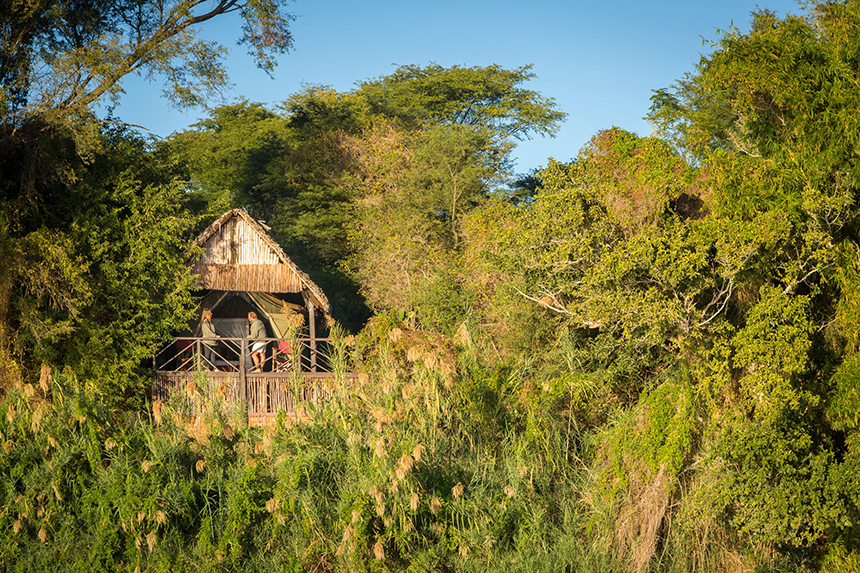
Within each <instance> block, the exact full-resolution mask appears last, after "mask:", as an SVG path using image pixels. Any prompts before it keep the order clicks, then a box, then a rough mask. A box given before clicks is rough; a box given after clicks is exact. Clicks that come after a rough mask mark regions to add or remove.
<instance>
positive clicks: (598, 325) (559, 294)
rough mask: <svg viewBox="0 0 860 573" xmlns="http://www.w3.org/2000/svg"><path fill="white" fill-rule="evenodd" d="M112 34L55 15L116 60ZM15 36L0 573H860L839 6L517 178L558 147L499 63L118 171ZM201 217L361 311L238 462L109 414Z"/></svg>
mask: <svg viewBox="0 0 860 573" xmlns="http://www.w3.org/2000/svg"><path fill="white" fill-rule="evenodd" d="M227 4H229V3H227ZM263 4H264V3H253V2H248V3H247V4H244V7H245V10H246V13H247V14H248V15H249V17H253V13H252V12H249V11H248V10H250V8H252V7H255V6H256V7H260V6H262V5H263ZM25 5H26V6H29V4H27V3H23V4H21V6H25ZM113 5H114V4H110V3H109V4H106V5H105V6H103V7H101V9H102V10H103V11H104V12H103V14H104V17H103V18H98V17H96V16H97V15H98V14H100V12H99V11H98V9H95V10H94V11H93V12H91V13H89V12H88V13H87V14H88V16H87V17H88V18H92V20H86V18H84V19H80V18H79V19H75V18H72V17H71V16H72V15H74V14H75V13H74V12H73V11H72V12H68V13H64V12H63V10H64V9H68V6H67V5H66V4H59V3H58V4H57V6H58V8H57V10H55V11H53V12H50V14H52V18H58V19H59V20H57V21H56V22H60V23H61V24H64V25H67V27H68V28H69V30H79V28H80V26H81V25H82V24H81V22H84V23H87V22H88V23H87V26H90V27H92V29H93V30H95V29H99V26H103V27H104V28H103V31H113V32H115V33H119V32H117V30H120V31H121V30H122V26H121V25H120V24H119V23H120V22H128V21H129V19H128V18H122V17H120V16H119V15H117V14H115V13H113V12H111V11H110V10H112V9H113V8H110V6H113ZM120 5H121V6H124V4H117V6H120ZM14 6H15V7H17V6H19V4H14ZM94 6H96V5H95V4H94ZM15 7H13V8H3V9H2V10H5V12H2V14H3V17H4V18H6V19H8V20H9V21H11V22H16V23H19V24H20V25H21V29H22V30H25V31H26V30H29V32H28V34H29V35H27V34H21V35H20V37H22V38H29V39H28V40H27V41H26V42H24V43H22V44H20V46H21V47H20V50H19V51H18V52H15V51H14V50H10V49H6V52H4V56H3V58H4V59H3V61H2V62H0V77H3V78H4V91H3V92H2V94H0V109H3V110H4V114H5V115H4V124H3V130H4V131H3V139H2V145H3V153H2V154H0V162H2V169H3V173H4V178H3V180H2V182H0V190H2V191H0V192H2V195H0V207H2V210H0V238H2V240H0V249H2V251H3V259H4V262H5V263H6V264H5V265H4V266H3V267H2V269H0V375H2V379H3V390H4V392H5V398H4V400H3V402H2V404H0V413H2V414H4V415H3V416H2V417H0V443H2V444H3V453H2V454H0V483H2V486H0V568H3V569H5V570H21V571H27V570H33V569H36V568H46V569H51V570H55V569H62V568H66V569H68V570H81V569H90V570H115V569H124V570H129V571H133V570H138V569H139V570H141V571H142V570H183V569H189V570H190V569H194V570H198V569H202V570H213V571H214V570H249V571H258V570H269V569H272V570H283V569H287V570H297V571H298V570H309V571H319V570H323V571H325V570H373V571H383V570H416V571H424V570H441V571H450V570H458V571H459V570H464V571H467V570H481V571H483V570H514V571H517V570H519V571H542V570H546V571H600V570H604V571H619V570H630V571H750V570H758V571H846V572H848V571H857V570H858V569H860V530H858V527H860V485H858V484H860V481H858V479H857V476H858V475H860V417H858V411H860V394H858V389H860V294H858V292H860V235H859V234H858V231H860V226H858V225H860V220H858V214H860V203H858V199H860V197H858V189H860V161H858V153H860V152H858V150H860V144H858V142H860V119H858V116H857V113H856V110H857V109H860V91H858V90H857V89H856V87H857V77H858V75H857V74H858V71H857V70H858V69H860V32H858V31H860V3H858V2H856V1H842V2H827V3H814V4H811V5H810V6H809V7H808V10H807V12H806V13H805V15H803V16H787V17H785V18H778V17H777V16H776V15H774V14H772V13H770V12H768V11H766V10H765V11H759V12H756V13H755V14H754V17H753V22H752V26H751V30H750V31H749V32H748V33H741V32H739V31H737V30H728V31H726V32H725V33H723V35H722V37H721V39H720V40H719V41H718V42H717V43H716V44H715V45H714V46H713V48H714V49H713V52H712V54H710V55H709V56H707V57H705V58H703V59H702V61H701V62H700V63H699V66H698V67H697V69H696V71H695V73H693V74H690V75H688V76H687V77H685V78H684V79H682V80H680V81H679V82H678V83H677V84H676V85H675V86H672V87H671V88H666V89H661V90H658V91H656V92H655V95H654V97H653V98H652V100H653V106H652V108H651V110H650V111H649V118H650V119H651V121H652V122H653V123H654V125H655V127H656V128H657V130H658V134H659V137H649V138H642V137H638V136H636V135H635V134H631V133H628V132H625V131H623V130H620V129H617V128H613V129H608V130H606V131H602V132H600V133H598V134H596V135H595V136H594V138H593V139H592V140H591V142H590V143H589V144H588V145H587V146H586V147H585V148H584V149H583V150H582V151H581V152H580V153H579V155H578V156H577V158H576V159H575V160H574V161H572V162H570V163H568V164H561V163H557V162H552V161H551V162H550V164H549V165H548V166H547V167H546V168H545V169H543V170H541V171H539V172H537V173H533V174H531V175H530V176H528V177H523V178H521V180H520V181H513V176H512V173H511V172H510V160H509V158H510V151H511V149H512V147H513V145H514V144H515V141H516V139H517V138H523V137H529V136H532V135H552V134H553V133H554V132H555V130H556V129H557V125H558V122H559V121H561V119H562V118H563V114H561V113H560V112H559V111H558V110H556V109H555V105H554V102H553V101H552V100H551V99H547V98H545V97H543V96H541V95H540V94H537V93H536V92H534V91H532V90H528V89H527V88H525V87H524V84H525V83H526V82H527V81H528V80H529V79H530V78H531V72H530V70H529V68H528V67H524V68H518V69H514V70H506V69H503V68H501V67H498V66H490V67H484V68H481V67H472V68H466V67H452V68H442V67H440V66H436V65H430V66H426V67H420V66H404V67H401V68H399V69H398V70H397V71H396V72H395V73H394V74H392V75H390V76H386V77H381V78H376V79H372V80H368V81H366V82H363V83H361V84H359V86H358V87H357V88H356V89H355V90H353V91H351V92H348V93H338V92H336V91H334V90H331V89H328V88H325V87H312V88H309V89H308V90H306V91H305V92H302V93H300V94H296V95H294V96H292V97H291V98H290V99H289V100H287V101H286V102H284V104H283V105H282V106H281V107H279V108H276V109H269V108H267V107H266V106H263V105H260V104H255V103H250V102H239V103H236V104H233V105H228V106H222V107H219V108H215V109H213V110H211V112H210V114H209V117H208V118H207V119H205V120H203V121H201V122H200V123H199V124H197V125H195V126H192V129H190V130H188V131H186V132H182V133H177V134H174V135H173V136H172V137H171V138H169V139H168V140H166V141H162V142H149V141H145V140H141V139H140V138H139V137H137V136H135V135H134V134H133V133H132V132H130V131H128V130H126V129H123V128H119V127H109V126H105V125H98V123H97V122H96V120H95V118H94V117H93V116H92V114H91V113H90V112H89V111H88V110H89V109H90V107H88V106H90V104H91V103H92V100H87V99H86V98H83V99H79V100H67V101H77V102H78V103H77V104H76V106H77V107H74V108H64V107H63V105H62V104H61V102H60V100H50V102H49V103H40V104H39V105H30V103H29V102H30V101H31V99H32V101H37V99H38V98H36V96H37V95H39V97H42V99H41V100H38V101H42V102H44V101H48V100H44V97H43V96H42V95H40V93H37V92H38V90H35V88H34V87H33V86H34V85H36V84H35V82H36V80H35V79H34V78H31V76H30V74H31V73H32V70H31V64H30V62H29V60H28V57H27V54H31V53H33V52H30V51H28V49H29V48H30V47H33V46H39V47H40V49H42V50H43V52H44V50H46V49H52V50H55V53H57V54H60V55H62V54H66V52H64V51H63V50H66V49H68V46H67V44H65V43H63V42H57V41H56V38H55V37H54V36H52V35H51V34H50V33H48V32H47V30H48V29H49V27H48V24H47V23H45V22H43V21H41V20H39V19H38V18H35V17H34V18H31V20H29V21H28V20H26V18H24V16H25V15H26V14H25V11H23V10H24V8H21V9H20V10H22V11H21V12H20V13H16V12H15V10H17V9H18V8H15ZM270 8H271V9H272V10H276V8H277V3H272V5H271V6H270ZM28 13H29V12H28ZM274 13H275V12H272V11H266V10H263V9H262V8H260V12H259V14H258V16H260V17H263V16H267V15H268V16H267V17H268V18H269V20H268V22H266V21H263V22H262V23H261V24H260V25H263V26H266V25H270V26H275V28H276V29H277V30H280V33H281V35H280V36H277V38H279V39H280V43H279V44H277V45H278V46H280V47H286V46H287V45H288V43H289V36H288V33H287V30H286V25H285V22H286V21H287V20H288V17H286V16H279V17H277V18H274V20H272V19H271V18H272V14H274ZM34 14H35V12H34ZM177 14H185V12H182V11H181V10H180V12H177ZM63 18H65V20H63ZM263 20H266V18H263ZM56 22H54V24H52V25H56ZM151 25H154V21H153V22H150V26H151ZM63 29H64V28H62V27H60V30H63ZM86 29H87V30H89V29H90V28H86ZM4 33H6V32H4ZM120 36H122V34H121V33H120ZM252 36H253V34H252ZM69 37H70V38H77V40H78V41H80V42H84V44H86V45H90V42H92V41H94V38H95V37H96V36H95V35H92V34H91V35H86V34H83V35H81V34H77V35H75V34H71V33H70V34H69ZM98 37H99V38H101V37H102V36H98ZM27 42H29V43H27ZM264 44H265V42H264ZM5 45H6V44H4V46H5ZM273 45H274V44H273ZM263 47H265V45H264V46H263ZM270 47H271V46H270ZM25 48H26V49H25ZM171 49H172V50H174V51H172V52H170V51H169V50H167V52H165V53H164V54H161V55H165V57H166V54H167V53H168V52H169V53H170V54H173V55H176V54H186V55H187V53H190V52H181V51H177V50H179V48H178V47H174V48H171ZM165 50H166V48H165ZM188 50H191V48H190V47H189V48H188ZM192 51H193V50H192ZM69 53H71V52H69ZM75 53H78V52H75ZM156 55H159V54H156ZM13 56H14V57H13ZM42 57H44V56H42ZM60 59H61V58H58V59H57V62H58V63H57V65H59V64H60V63H61V62H60ZM180 59H181V58H180ZM164 61H165V62H175V61H176V59H175V58H173V59H171V58H167V59H166V60H164ZM264 61H265V60H264ZM81 65H83V64H81ZM164 65H167V63H165V64H164ZM192 67H193V66H192ZM63 69H65V68H62V66H61V67H60V68H59V71H62V70H63ZM194 69H199V68H194ZM59 71H58V72H57V73H59ZM129 71H134V69H130V70H129ZM179 76H181V74H179ZM216 76H217V74H215V76H211V78H210V79H212V81H213V82H214V81H217V80H218V77H216ZM10 78H11V79H10ZM28 78H30V79H28ZM12 79H14V82H12ZM117 79H118V78H114V81H116V80H117ZM111 85H113V84H111ZM174 87H176V86H174ZM28 88H29V89H28ZM34 90H35V91H34ZM84 91H85V90H84ZM31 92H32V94H34V95H31ZM76 93H77V92H76ZM82 93H83V92H82ZM180 93H183V92H182V91H181V90H180ZM64 101H66V100H64ZM51 102H53V103H51ZM232 206H247V207H248V208H249V209H250V211H251V213H252V214H253V215H255V216H257V217H260V218H265V219H266V220H267V222H268V224H269V225H271V226H272V228H273V234H275V236H276V238H277V239H278V240H279V241H280V242H281V244H282V245H284V247H285V248H286V249H287V251H288V253H289V254H290V255H291V256H294V257H295V258H296V259H297V260H299V261H301V263H302V264H303V266H304V267H305V268H306V269H308V270H309V271H310V272H312V273H315V276H314V278H315V279H318V281H319V282H320V283H321V284H324V285H325V286H326V287H327V289H328V291H329V293H330V294H336V296H337V299H336V313H338V314H339V318H340V319H341V320H342V321H344V322H345V323H346V324H348V325H358V324H360V323H363V321H364V319H365V318H366V317H367V316H368V314H370V313H373V315H374V316H373V318H371V319H370V321H369V322H368V323H367V325H366V326H364V327H363V328H361V329H360V331H359V330H358V326H355V330H356V333H355V335H349V336H346V335H345V334H337V333H335V334H336V335H337V336H336V337H337V340H338V342H337V363H338V372H339V373H341V374H342V373H343V372H344V371H346V370H353V371H356V372H358V373H359V374H360V378H359V382H360V383H359V386H358V388H357V389H348V388H346V386H345V385H344V383H343V381H342V380H340V379H338V381H337V382H336V386H337V390H338V392H337V398H336V399H335V400H333V401H332V402H331V403H329V404H325V405H321V406H319V408H318V409H316V410H315V411H313V412H311V413H312V414H313V422H312V423H311V422H302V423H297V422H296V421H295V420H294V419H291V418H286V417H284V418H282V419H280V420H279V423H278V425H277V426H275V427H269V428H267V429H266V430H258V429H253V428H248V427H247V426H246V425H245V424H244V422H243V420H242V416H241V411H231V409H230V408H227V407H225V406H224V404H223V402H222V399H221V398H220V397H219V389H218V388H211V387H209V384H208V381H207V380H206V379H205V377H201V378H200V379H199V380H197V381H196V382H195V383H193V384H189V386H188V387H187V388H186V392H185V393H184V394H183V395H179V396H175V397H174V398H173V400H172V401H171V402H170V403H168V404H162V403H156V404H151V405H147V406H146V407H145V408H144V407H142V404H141V403H140V401H141V396H142V392H141V388H142V386H143V385H144V384H145V374H144V373H143V372H141V371H140V369H139V362H140V359H141V357H144V356H146V353H147V352H148V351H149V350H150V349H151V348H152V345H153V343H154V341H155V340H156V339H157V338H158V337H159V336H166V335H168V334H169V332H170V331H171V329H172V328H175V327H176V325H178V324H181V323H182V322H183V321H184V320H186V319H187V317H188V316H189V314H188V313H189V310H190V308H191V306H192V304H193V297H192V293H191V292H190V290H189V289H190V282H189V277H188V276H187V271H186V270H185V268H184V265H183V260H184V257H185V251H184V245H185V244H187V241H188V239H189V238H190V237H191V236H193V233H194V232H195V231H196V230H198V229H199V227H200V225H201V224H205V223H206V222H208V221H210V220H211V219H212V217H213V216H214V215H216V214H219V213H220V212H222V211H223V210H224V209H225V208H227V207H232ZM332 298H335V297H334V296H333V297H332ZM192 399H193V400H195V401H196V402H197V403H202V404H204V406H205V407H204V408H203V409H202V411H200V410H195V409H193V408H191V406H190V403H191V400H192ZM82 548H83V549H82Z"/></svg>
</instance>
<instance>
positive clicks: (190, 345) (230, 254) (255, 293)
mask: <svg viewBox="0 0 860 573" xmlns="http://www.w3.org/2000/svg"><path fill="white" fill-rule="evenodd" d="M269 230H270V229H269V228H268V227H266V226H265V225H264V223H262V222H261V221H257V220H256V219H254V218H253V217H251V216H250V215H249V214H248V213H247V211H245V210H244V209H232V210H230V211H227V212H226V213H224V214H223V215H222V216H221V217H219V218H218V220H216V221H215V222H214V223H212V224H211V225H210V226H209V227H208V228H207V229H206V230H205V231H203V232H202V233H201V234H200V236H198V237H197V239H195V240H194V242H193V245H192V248H191V250H190V257H189V265H190V266H191V270H192V273H193V274H194V275H195V277H196V280H197V286H198V287H199V289H200V290H199V307H198V311H197V315H196V318H195V319H194V320H193V321H192V322H191V323H190V324H189V325H188V329H187V330H186V331H185V332H181V333H177V336H176V338H175V339H174V340H172V341H171V342H170V343H168V344H166V345H165V346H164V347H163V348H162V349H161V350H160V351H159V352H158V353H157V354H156V355H155V357H154V359H153V372H154V378H155V382H154V386H153V394H154V397H155V398H156V399H162V398H164V397H166V394H167V393H168V392H169V390H170V388H171V387H175V386H177V385H180V384H181V383H183V381H185V380H187V379H188V378H189V377H190V376H192V375H193V374H194V373H196V372H200V371H206V372H207V373H208V376H209V378H210V379H211V380H213V381H215V382H217V383H219V384H222V385H226V386H227V388H228V391H229V394H230V396H231V397H232V399H234V400H242V401H244V402H246V403H247V405H248V411H249V415H254V414H255V413H256V414H259V415H264V414H274V413H275V412H277V411H278V410H281V409H287V410H289V409H291V408H292V406H293V405H292V399H291V397H290V393H289V392H286V391H285V386H286V382H287V381H290V380H295V379H296V378H300V379H302V380H304V381H305V382H307V390H308V391H309V392H310V394H311V395H314V394H315V393H317V394H318V393H319V391H320V388H321V386H319V385H320V384H322V383H324V382H325V381H326V379H327V378H330V377H331V376H332V374H331V372H330V368H329V361H328V348H329V344H328V342H329V339H328V325H329V324H330V322H331V318H330V314H329V313H330V306H329V301H328V298H327V297H326V295H325V293H323V291H322V289H320V287H319V286H317V285H316V284H315V283H314V282H313V281H312V280H311V278H310V277H309V276H308V275H307V274H306V273H305V272H303V271H302V270H301V269H300V268H299V267H298V266H297V265H296V264H295V263H294V262H293V261H292V260H291V259H290V258H289V257H288V256H287V255H286V254H285V253H284V251H283V249H281V247H280V246H279V245H278V244H277V243H276V242H275V241H274V240H273V239H272V238H271V237H270V236H269V234H268V232H267V231H269ZM203 309H209V310H211V311H212V323H213V325H214V327H215V331H216V333H217V334H218V336H219V338H218V340H217V344H216V346H215V352H214V355H215V359H214V360H211V361H210V360H203V359H202V358H201V357H202V356H203V353H202V352H201V349H202V346H201V345H202V344H203V339H202V338H201V334H202V333H201V326H200V316H201V313H202V311H203ZM251 311H253V312H255V313H256V314H257V316H258V317H259V318H260V319H261V320H262V321H263V323H264V325H265V326H266V332H267V338H266V339H265V342H266V343H267V344H266V352H265V358H264V362H263V364H264V366H263V368H262V370H263V372H251V368H249V365H250V364H251V362H250V346H249V339H248V338H247V337H248V330H247V328H248V318H247V316H248V313H249V312H251ZM315 384H316V386H318V387H315V386H314V385H315ZM310 397H311V398H312V397H313V396H310Z"/></svg>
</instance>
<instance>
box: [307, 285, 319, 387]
mask: <svg viewBox="0 0 860 573" xmlns="http://www.w3.org/2000/svg"><path fill="white" fill-rule="evenodd" d="M308 325H309V326H310V335H311V372H316V371H317V320H316V315H315V314H314V303H312V302H311V301H308Z"/></svg>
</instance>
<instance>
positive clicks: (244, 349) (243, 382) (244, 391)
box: [239, 338, 248, 406]
mask: <svg viewBox="0 0 860 573" xmlns="http://www.w3.org/2000/svg"><path fill="white" fill-rule="evenodd" d="M247 355H248V339H247V338H243V339H242V342H240V344H239V396H240V397H241V398H242V403H243V404H245V405H246V406H247V405H248V379H247V377H246V376H245V358H246V357H247Z"/></svg>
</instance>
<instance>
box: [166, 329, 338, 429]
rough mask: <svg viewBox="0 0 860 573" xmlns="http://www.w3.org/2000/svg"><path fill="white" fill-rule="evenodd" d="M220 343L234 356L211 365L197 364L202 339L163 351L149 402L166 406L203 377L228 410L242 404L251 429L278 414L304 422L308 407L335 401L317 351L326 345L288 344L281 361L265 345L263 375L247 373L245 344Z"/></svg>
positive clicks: (325, 360) (323, 357) (332, 382)
mask: <svg viewBox="0 0 860 573" xmlns="http://www.w3.org/2000/svg"><path fill="white" fill-rule="evenodd" d="M221 342H222V343H224V342H227V343H231V342H232V343H235V345H236V352H235V353H234V354H232V355H230V354H228V353H227V352H223V351H222V352H221V353H220V354H219V355H218V358H217V359H216V362H217V364H216V365H213V364H205V361H202V360H201V355H200V353H199V348H200V344H201V339H196V338H187V339H177V340H175V341H173V342H172V343H171V345H172V346H171V345H168V346H166V347H165V349H167V351H166V352H165V350H164V349H163V350H162V351H161V352H160V353H158V354H157V355H156V357H155V358H154V359H153V384H152V399H153V400H161V401H166V400H167V399H168V398H169V397H170V395H171V393H173V392H185V391H186V388H187V387H188V386H189V383H192V382H193V383H194V384H197V382H198V381H199V380H200V379H201V377H205V378H206V379H207V381H208V384H207V391H208V392H212V393H217V395H218V396H220V397H221V398H223V399H224V400H225V402H226V403H228V404H242V405H243V409H244V410H246V411H247V414H248V422H249V423H250V424H251V425H264V424H266V423H269V422H271V421H273V420H275V419H276V417H277V415H278V413H279V412H284V413H286V414H287V415H293V416H295V415H297V412H298V415H300V416H303V415H304V412H305V411H306V408H307V406H309V405H311V404H314V405H319V404H322V403H324V402H326V401H328V400H330V399H331V398H332V397H333V396H334V393H335V391H336V380H337V378H336V375H335V374H334V373H332V372H331V371H330V368H329V357H328V355H327V354H326V353H325V352H324V351H323V350H322V348H324V344H325V343H327V342H328V340H327V339H317V340H314V341H308V340H304V341H299V342H298V343H297V342H296V341H293V344H294V345H295V346H296V349H295V350H296V351H295V352H294V353H293V352H290V355H289V356H287V357H286V359H285V358H284V356H285V355H284V354H283V353H280V354H279V353H278V352H277V351H275V349H276V348H278V346H277V343H278V342H279V341H278V340H276V339H270V340H269V342H270V346H272V347H273V348H272V351H271V353H270V354H267V355H266V361H265V362H264V364H263V369H264V370H267V369H268V370H272V371H263V372H256V371H248V368H247V366H246V365H247V364H248V363H249V362H250V357H249V353H248V347H249V345H248V344H247V341H246V340H242V339H236V340H235V341H233V340H231V339H226V341H225V340H224V339H221ZM189 349H190V350H189ZM183 354H185V356H184V357H183ZM159 366H161V368H159ZM275 370H280V371H275ZM342 376H343V380H344V381H345V382H346V383H347V384H350V385H351V384H352V383H353V382H354V381H355V375H354V374H352V373H346V374H343V375H342ZM197 385H198V386H199V384H197Z"/></svg>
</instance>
